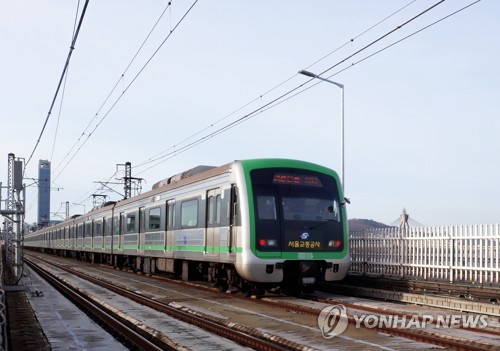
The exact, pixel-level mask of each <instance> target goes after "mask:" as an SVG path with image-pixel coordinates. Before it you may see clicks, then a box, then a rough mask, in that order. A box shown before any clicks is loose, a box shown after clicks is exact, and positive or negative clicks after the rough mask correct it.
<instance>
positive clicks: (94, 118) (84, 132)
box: [54, 1, 172, 171]
mask: <svg viewBox="0 0 500 351" xmlns="http://www.w3.org/2000/svg"><path fill="white" fill-rule="evenodd" d="M171 5H172V1H169V2H168V3H167V6H166V7H165V8H164V9H163V11H162V13H161V14H160V16H159V17H158V19H157V20H156V22H155V24H154V25H153V26H152V27H151V29H150V31H149V33H148V34H147V36H146V38H145V39H144V40H143V41H142V43H141V45H140V46H139V48H138V49H137V50H136V52H135V54H134V56H133V57H132V59H131V60H130V61H129V63H128V65H127V67H126V68H125V70H124V71H123V73H122V74H121V75H120V77H119V78H118V80H117V81H116V83H115V85H114V86H113V88H111V90H110V92H109V93H108V95H107V96H106V98H105V99H104V101H103V102H102V104H101V106H100V107H99V109H98V110H97V112H96V113H95V115H94V116H93V117H92V118H91V120H90V122H89V123H88V124H87V126H86V127H85V129H84V130H83V132H82V133H81V134H80V136H79V137H78V138H77V140H76V141H75V142H74V143H73V145H72V146H71V148H70V149H69V151H68V152H67V153H66V155H65V156H64V157H63V159H62V160H61V161H60V162H59V164H58V165H57V166H56V167H55V168H54V171H56V170H57V169H58V168H59V167H60V166H61V165H62V164H63V163H64V161H65V160H66V159H67V158H68V157H69V156H70V155H71V153H72V151H73V150H74V149H75V147H76V146H77V145H78V144H79V143H80V141H81V140H82V138H83V137H85V136H86V135H87V134H86V133H87V131H88V130H89V129H90V127H91V126H92V123H93V122H94V121H95V120H96V119H97V117H98V116H99V114H100V113H101V111H102V109H103V108H104V106H106V104H107V102H108V101H109V99H110V98H111V96H112V95H113V93H114V92H115V90H116V88H117V87H118V86H119V84H120V82H122V81H123V78H124V77H125V75H126V73H127V72H128V70H129V68H130V66H132V64H133V63H134V61H135V59H136V58H137V56H138V55H139V53H140V52H141V50H142V49H143V47H144V45H145V44H146V42H147V41H148V40H149V38H150V37H151V34H152V33H153V31H154V30H155V29H156V27H157V26H158V24H159V23H160V21H161V19H162V18H163V16H164V15H165V12H166V11H167V10H168V9H169V8H170V7H171Z"/></svg>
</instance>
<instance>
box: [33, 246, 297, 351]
mask: <svg viewBox="0 0 500 351" xmlns="http://www.w3.org/2000/svg"><path fill="white" fill-rule="evenodd" d="M24 259H25V260H26V261H28V259H27V258H26V256H25V258H24ZM38 259H40V258H38ZM43 262H45V263H47V264H51V265H53V266H55V267H57V268H58V269H61V270H64V271H65V272H68V273H70V274H73V275H75V276H78V277H80V278H82V279H84V280H86V281H90V282H92V283H94V284H96V285H99V286H101V287H104V288H106V289H108V290H110V291H113V292H115V293H117V294H119V295H121V296H124V297H126V298H129V299H131V300H133V301H135V302H138V303H140V304H142V305H144V306H147V307H150V308H153V309H155V310H156V311H160V312H163V313H165V314H167V315H169V316H171V317H173V318H176V319H179V320H181V321H183V322H186V323H189V324H192V325H195V326H197V327H199V328H202V329H205V330H207V331H208V332H210V333H214V334H217V335H220V336H222V337H224V338H226V339H229V340H232V341H234V342H236V343H238V344H241V345H243V346H247V347H251V348H253V349H256V350H262V351H303V350H304V345H300V344H298V343H295V342H293V341H290V340H287V339H284V338H281V337H278V336H276V335H270V334H269V333H263V332H260V331H258V330H256V329H253V328H250V327H246V326H243V325H238V324H236V323H231V322H228V321H226V320H224V319H222V318H217V317H213V316H210V315H206V314H203V313H200V312H195V311H191V310H189V309H187V308H182V307H179V306H177V305H176V304H165V303H162V302H159V301H155V300H152V299H150V298H148V297H145V296H143V295H140V294H137V293H135V292H133V291H130V290H128V289H126V288H122V287H119V286H117V285H115V284H112V283H109V282H106V281H104V280H102V279H99V278H96V277H93V276H91V275H88V274H85V273H82V272H78V271H76V270H73V269H71V268H68V267H65V266H62V265H59V264H56V263H54V262H49V261H43ZM31 264H34V262H33V261H31Z"/></svg>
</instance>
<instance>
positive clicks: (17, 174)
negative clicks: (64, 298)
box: [0, 153, 26, 285]
mask: <svg viewBox="0 0 500 351" xmlns="http://www.w3.org/2000/svg"><path fill="white" fill-rule="evenodd" d="M23 161H24V159H20V158H18V159H16V158H15V155H14V154H13V153H10V154H9V155H8V166H7V178H8V179H7V200H5V209H4V210H2V209H1V203H2V198H1V187H0V214H1V215H2V216H3V217H5V224H4V232H3V235H4V237H3V239H4V247H5V262H6V266H7V267H6V268H7V278H6V283H7V284H10V285H16V284H17V283H18V282H19V280H20V279H21V276H22V268H23V262H22V256H23V252H22V248H23V240H24V225H23V223H24V206H25V198H26V190H25V189H26V188H25V186H24V184H23V163H24V162H23Z"/></svg>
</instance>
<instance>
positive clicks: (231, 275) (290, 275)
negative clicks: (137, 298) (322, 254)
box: [42, 249, 327, 296]
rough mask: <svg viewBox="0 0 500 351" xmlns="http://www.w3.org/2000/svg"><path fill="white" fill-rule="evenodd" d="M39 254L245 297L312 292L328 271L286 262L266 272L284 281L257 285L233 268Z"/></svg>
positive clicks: (69, 253) (98, 255)
mask: <svg viewBox="0 0 500 351" xmlns="http://www.w3.org/2000/svg"><path fill="white" fill-rule="evenodd" d="M42 252H45V253H50V254H54V255H58V256H62V257H68V258H74V259H77V260H80V261H85V262H89V263H96V264H105V265H109V266H113V267H114V268H117V269H124V270H131V271H134V272H137V273H142V274H147V275H155V274H167V275H171V276H174V277H176V278H178V279H181V280H183V281H200V280H202V281H207V282H208V283H210V284H211V285H212V286H213V287H216V288H218V289H219V290H220V291H227V292H231V293H236V292H241V293H243V294H244V295H246V296H252V295H264V294H265V293H266V291H267V292H269V293H284V294H286V295H296V294H299V293H301V292H310V291H313V290H314V289H315V286H316V283H318V282H321V281H324V272H325V269H326V268H327V263H326V262H325V261H317V260H309V261H308V260H302V261H293V260H290V261H285V262H282V263H277V264H276V265H268V266H267V267H268V269H275V268H276V269H283V281H282V282H279V283H258V282H252V281H248V280H246V279H243V278H242V277H241V276H240V275H239V274H238V272H237V270H236V268H235V267H234V265H233V264H230V263H217V262H205V261H191V260H184V259H165V258H157V257H142V256H135V255H122V254H120V255H116V254H109V253H95V252H85V251H73V250H60V249H56V250H54V249H51V250H47V249H44V250H43V249H42Z"/></svg>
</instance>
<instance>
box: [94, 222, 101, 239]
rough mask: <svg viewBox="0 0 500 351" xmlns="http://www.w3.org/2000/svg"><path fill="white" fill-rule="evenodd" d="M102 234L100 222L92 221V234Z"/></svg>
mask: <svg viewBox="0 0 500 351" xmlns="http://www.w3.org/2000/svg"><path fill="white" fill-rule="evenodd" d="M101 235H102V222H95V223H94V236H101Z"/></svg>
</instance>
